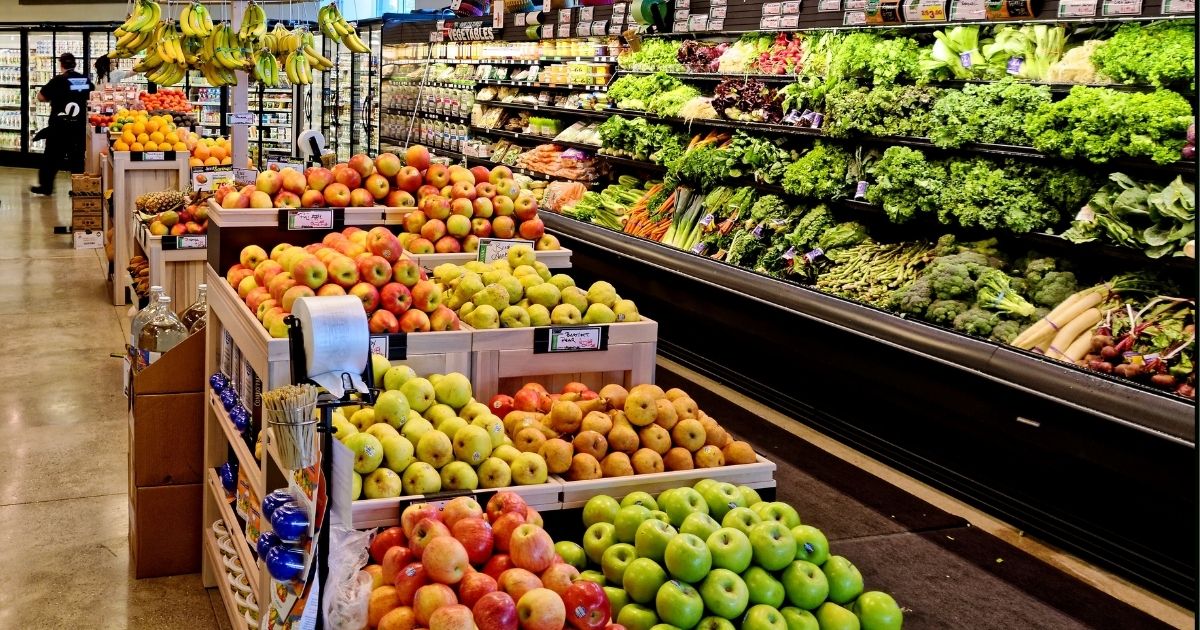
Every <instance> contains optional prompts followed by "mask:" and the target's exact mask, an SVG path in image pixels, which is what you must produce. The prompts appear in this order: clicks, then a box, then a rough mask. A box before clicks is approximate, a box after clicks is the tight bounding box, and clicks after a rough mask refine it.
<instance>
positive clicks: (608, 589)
mask: <svg viewBox="0 0 1200 630" xmlns="http://www.w3.org/2000/svg"><path fill="white" fill-rule="evenodd" d="M604 594H605V595H607V596H608V605H609V607H610V608H611V610H612V613H611V614H610V617H609V618H610V619H614V620H615V619H616V618H617V615H620V614H621V609H622V608H624V607H625V606H627V605H628V604H629V594H628V593H626V592H625V589H623V588H621V587H619V586H605V587H604Z"/></svg>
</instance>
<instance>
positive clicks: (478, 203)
mask: <svg viewBox="0 0 1200 630" xmlns="http://www.w3.org/2000/svg"><path fill="white" fill-rule="evenodd" d="M488 185H489V186H490V185H491V184H488ZM480 186H483V184H480ZM495 212H496V209H495V208H494V207H493V206H492V198H491V197H476V198H475V201H472V202H471V216H473V217H476V218H480V219H490V218H491V217H492V215H493V214H494V213H495Z"/></svg>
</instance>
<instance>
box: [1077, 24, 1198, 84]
mask: <svg viewBox="0 0 1200 630" xmlns="http://www.w3.org/2000/svg"><path fill="white" fill-rule="evenodd" d="M1092 63H1094V64H1096V68H1097V69H1098V70H1099V71H1100V72H1102V73H1104V74H1105V75H1108V76H1110V77H1112V78H1113V79H1116V80H1117V81H1120V82H1122V83H1147V84H1150V85H1154V86H1160V87H1161V86H1170V85H1181V86H1182V85H1189V84H1190V86H1191V89H1193V90H1195V89H1196V23H1195V22H1193V21H1191V20H1187V21H1170V22H1158V23H1154V24H1147V25H1145V26H1143V25H1142V24H1138V23H1136V22H1135V23H1130V24H1123V25H1121V28H1119V29H1117V32H1116V34H1115V35H1113V37H1112V39H1109V40H1108V41H1106V42H1104V43H1103V44H1102V45H1101V46H1100V47H1099V48H1097V49H1096V52H1094V53H1092Z"/></svg>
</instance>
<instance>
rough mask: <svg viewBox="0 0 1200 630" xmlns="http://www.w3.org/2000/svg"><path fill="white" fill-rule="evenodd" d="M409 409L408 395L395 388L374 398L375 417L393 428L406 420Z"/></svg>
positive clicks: (398, 426)
mask: <svg viewBox="0 0 1200 630" xmlns="http://www.w3.org/2000/svg"><path fill="white" fill-rule="evenodd" d="M410 409H411V407H410V406H409V404H408V397H407V396H405V395H404V394H402V393H400V392H399V391H396V390H388V391H385V392H383V393H382V394H380V395H379V397H378V398H376V399H375V419H376V420H377V421H380V422H386V423H387V424H388V425H389V426H391V427H392V428H395V429H399V428H400V427H402V426H404V423H405V422H408V412H409V410H410Z"/></svg>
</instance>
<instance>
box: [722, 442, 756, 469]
mask: <svg viewBox="0 0 1200 630" xmlns="http://www.w3.org/2000/svg"><path fill="white" fill-rule="evenodd" d="M721 452H722V454H724V455H725V463H726V464H730V465H733V464H753V463H754V462H756V461H758V457H756V456H755V455H754V447H753V446H750V445H749V444H747V443H746V442H741V441H738V442H730V443H729V444H726V445H725V448H723V449H721Z"/></svg>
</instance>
